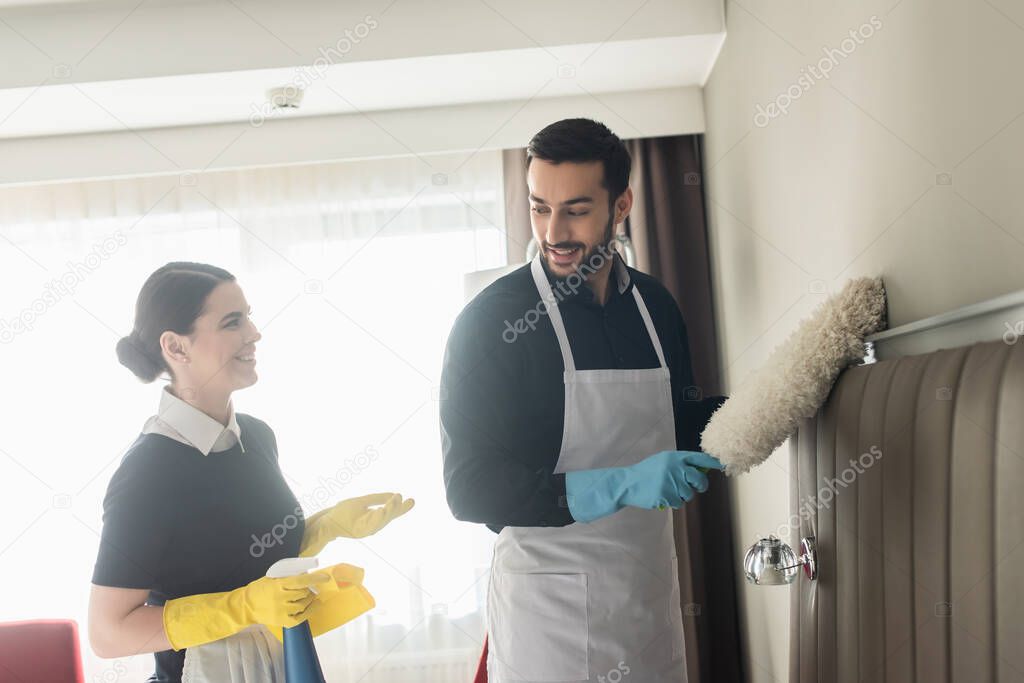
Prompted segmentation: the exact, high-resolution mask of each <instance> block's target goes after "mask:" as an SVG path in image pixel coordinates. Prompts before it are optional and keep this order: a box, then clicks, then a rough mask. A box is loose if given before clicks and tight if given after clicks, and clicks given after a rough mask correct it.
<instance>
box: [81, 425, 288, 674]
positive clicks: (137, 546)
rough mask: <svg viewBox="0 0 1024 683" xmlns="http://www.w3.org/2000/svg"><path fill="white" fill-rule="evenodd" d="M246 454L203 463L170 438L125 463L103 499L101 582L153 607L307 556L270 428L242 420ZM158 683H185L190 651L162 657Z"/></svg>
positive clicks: (145, 444) (155, 439)
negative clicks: (141, 594) (142, 593)
mask: <svg viewBox="0 0 1024 683" xmlns="http://www.w3.org/2000/svg"><path fill="white" fill-rule="evenodd" d="M237 420H238V425H239V427H240V430H241V439H242V441H241V446H243V447H244V448H245V452H244V453H243V452H242V448H241V447H240V446H239V444H235V445H234V446H233V447H232V448H230V449H228V450H226V451H220V452H216V453H210V454H209V455H203V454H202V452H201V451H199V450H198V449H196V448H193V447H192V446H189V445H187V444H183V443H180V442H178V441H175V440H174V439H172V438H170V437H167V436H163V435H162V434H143V435H140V436H139V438H138V439H136V441H135V443H134V444H132V446H131V447H130V448H129V449H128V451H127V452H126V453H125V456H124V458H123V459H122V461H121V464H120V466H119V467H118V468H117V471H116V472H114V476H113V477H111V480H110V484H109V485H108V486H107V492H106V496H105V497H104V499H103V531H102V535H101V540H100V550H99V555H98V556H97V558H96V565H95V568H94V570H93V577H92V582H93V583H94V584H97V585H100V586H115V587H119V588H145V589H149V591H150V593H149V599H148V600H147V604H150V605H163V604H164V602H165V601H166V600H171V599H174V598H180V597H182V596H185V595H195V594H198V593H218V592H222V591H229V590H234V589H235V588H239V587H241V586H244V585H246V584H248V583H249V582H251V581H254V580H255V579H258V578H260V577H261V576H264V575H265V574H266V572H267V569H269V568H270V565H272V564H273V563H274V562H276V561H277V560H279V559H281V558H284V557H295V556H296V555H298V554H299V546H300V545H301V543H302V535H303V533H304V531H305V521H304V518H303V516H302V508H301V506H300V505H299V503H298V500H296V498H295V496H294V494H293V493H292V491H291V489H290V488H288V484H287V483H286V482H285V480H284V477H283V476H282V474H281V470H280V468H279V466H278V463H277V440H276V439H275V437H274V432H273V431H272V430H271V429H270V427H269V426H267V424H266V423H264V422H262V421H260V420H258V419H256V418H254V417H251V416H249V415H243V414H240V413H239V414H238V415H237ZM155 657H156V673H155V674H154V677H153V678H151V679H150V680H151V681H161V682H163V681H174V682H176V681H180V680H181V668H182V664H183V663H184V660H185V650H181V651H178V652H174V651H172V650H167V651H164V652H157V653H155Z"/></svg>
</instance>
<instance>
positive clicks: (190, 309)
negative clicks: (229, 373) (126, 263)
mask: <svg viewBox="0 0 1024 683" xmlns="http://www.w3.org/2000/svg"><path fill="white" fill-rule="evenodd" d="M234 279H235V276H234V275H232V274H231V273H229V272H228V271H226V270H224V269H223V268H218V267H217V266H211V265H207V264H205V263H190V262H187V261H176V262H174V263H168V264H167V265H165V266H161V267H160V268H158V269H157V270H156V271H155V272H154V273H153V274H152V275H150V276H149V278H148V279H147V280H146V283H145V284H144V285H142V290H141V291H140V292H139V298H138V299H137V300H136V302H135V325H134V326H133V328H132V331H131V334H129V335H128V336H126V337H121V339H120V340H118V342H117V359H118V360H119V361H120V362H121V365H123V366H125V367H126V368H128V369H129V370H131V371H132V372H133V373H135V376H136V377H138V378H139V379H140V380H142V381H143V382H152V381H153V380H155V379H156V378H157V377H159V376H160V373H161V372H165V371H166V372H167V373H168V374H170V371H171V369H170V368H169V367H168V366H167V363H166V362H165V361H164V356H163V353H162V352H161V351H160V335H162V334H163V333H164V332H166V331H167V330H171V331H172V332H176V333H178V334H191V333H192V331H193V328H194V325H195V322H196V318H198V317H199V316H200V315H202V312H203V307H204V306H205V305H206V297H208V296H209V295H210V292H212V291H213V289H214V287H216V286H217V285H219V284H220V283H222V282H233V281H234Z"/></svg>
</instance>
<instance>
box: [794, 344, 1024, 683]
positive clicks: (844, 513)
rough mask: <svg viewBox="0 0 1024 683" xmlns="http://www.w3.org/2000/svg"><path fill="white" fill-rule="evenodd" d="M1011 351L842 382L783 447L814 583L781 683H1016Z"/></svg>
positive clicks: (884, 365) (1020, 364)
mask: <svg viewBox="0 0 1024 683" xmlns="http://www.w3.org/2000/svg"><path fill="white" fill-rule="evenodd" d="M995 336H997V335H990V336H989V337H988V338H994V337H995ZM1012 341H1013V342H1014V343H1010V340H1007V341H1003V340H996V341H991V342H982V343H974V344H970V345H967V346H960V347H957V348H951V349H943V350H938V351H933V352H930V353H924V354H919V355H910V356H902V357H899V358H892V359H889V360H881V361H879V362H875V363H870V364H866V365H861V366H857V367H853V368H850V369H848V370H847V371H846V372H844V373H843V374H842V375H841V376H840V377H839V379H838V380H837V382H836V385H835V387H834V388H833V390H832V393H831V395H830V397H829V399H828V401H827V403H826V404H825V405H824V406H823V407H822V409H821V410H820V411H819V412H818V414H817V415H816V416H815V417H814V418H812V419H810V420H806V421H805V422H804V423H803V424H802V425H801V428H800V430H799V432H798V433H797V435H796V436H794V437H793V438H792V439H791V442H790V458H791V465H792V469H791V473H792V476H793V477H794V479H795V482H794V485H793V486H792V487H791V508H792V510H793V512H794V515H795V517H793V518H792V521H791V525H793V526H794V527H799V532H798V533H794V534H793V535H794V536H795V537H796V538H799V537H801V536H810V535H813V536H815V537H816V539H817V550H818V560H819V562H818V564H819V572H820V574H819V577H818V580H817V581H814V582H811V581H807V580H804V579H803V578H802V577H800V578H799V579H798V581H797V583H796V585H795V586H794V587H793V588H792V603H791V607H792V609H791V613H790V619H791V639H790V644H791V650H790V651H791V661H790V680H791V682H792V683H816V682H818V681H821V682H822V683H825V682H829V681H839V682H847V681H849V682H853V681H868V682H872V683H873V682H875V681H887V682H903V681H908V682H909V681H922V682H926V683H933V682H941V681H964V682H967V681H970V682H972V683H973V682H974V681H995V682H998V683H1009V682H1010V681H1014V682H1017V683H1021V682H1024V340H1021V341H1016V339H1013V340H1012ZM794 531H795V529H794Z"/></svg>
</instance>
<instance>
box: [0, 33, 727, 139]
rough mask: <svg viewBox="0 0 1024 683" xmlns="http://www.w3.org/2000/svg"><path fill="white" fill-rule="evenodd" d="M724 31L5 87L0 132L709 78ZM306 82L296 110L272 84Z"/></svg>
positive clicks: (159, 123) (187, 121) (640, 86)
mask: <svg viewBox="0 0 1024 683" xmlns="http://www.w3.org/2000/svg"><path fill="white" fill-rule="evenodd" d="M720 42H721V40H720V38H719V37H717V36H707V35H699V36H680V37H673V38H651V39H645V40H633V41H622V42H613V43H607V44H604V45H601V44H582V45H569V46H561V47H550V48H543V49H542V48H528V49H521V50H499V51H493V52H483V53H479V52H478V53H473V54H458V55H440V56H431V57H419V58H406V59H392V60H379V61H372V62H353V63H342V64H334V65H331V66H329V67H327V68H326V69H324V70H321V71H319V72H318V71H317V70H315V69H313V68H308V67H307V68H302V69H296V68H278V69H254V70H251V71H234V72H228V73H204V74H192V75H184V76H166V77H159V78H143V79H126V80H117V81H106V82H99V83H72V84H60V85H45V86H42V87H38V88H27V87H26V88H10V89H6V90H0V112H3V114H0V119H2V123H0V138H12V137H25V136H40V135H56V134H62V133H81V132H95V131H113V130H121V129H124V128H126V127H127V128H133V129H142V128H157V127H166V126H182V125H197V124H208V123H223V122H229V121H246V120H253V119H255V120H259V119H260V118H261V117H263V118H267V119H277V118H283V117H285V116H287V117H295V116H314V115H325V114H344V113H352V112H360V111H364V112H368V111H380V110H394V109H410V108H417V107H429V106H439V105H448V104H463V103H470V102H492V101H500V100H515V99H528V98H533V97H558V96H566V95H580V94H585V93H591V94H594V95H600V94H601V93H608V92H617V91H629V90H648V89H660V88H670V87H682V86H690V85H703V82H704V79H705V78H706V77H707V74H708V72H709V71H710V67H711V63H710V59H711V57H710V56H711V55H714V54H716V53H717V49H718V45H719V44H720ZM284 85H298V86H303V87H304V90H305V93H304V97H303V100H302V105H301V108H300V109H298V110H274V109H273V108H272V107H271V106H270V104H269V103H268V102H267V101H266V97H265V93H266V91H267V89H268V88H271V87H275V86H284Z"/></svg>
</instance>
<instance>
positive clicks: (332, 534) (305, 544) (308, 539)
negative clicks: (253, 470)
mask: <svg viewBox="0 0 1024 683" xmlns="http://www.w3.org/2000/svg"><path fill="white" fill-rule="evenodd" d="M415 504H416V501H414V500H413V499H412V498H407V499H405V500H402V494H400V493H371V494H370V495H368V496H360V497H359V498H349V499H348V500H343V501H341V502H340V503H338V504H337V505H335V506H334V507H330V508H327V509H326V510H321V511H320V512H318V513H316V514H315V515H313V516H312V517H310V518H309V519H307V520H306V532H305V534H303V536H302V547H301V548H300V550H299V557H312V556H314V555H318V554H320V551H321V550H323V549H324V546H326V545H327V544H328V543H330V542H331V541H333V540H334V539H336V538H364V537H366V536H370V535H372V534H375V533H377V532H378V531H380V530H381V529H383V528H384V527H385V526H387V525H388V523H389V522H390V521H391V520H393V519H395V518H396V517H401V516H402V515H404V514H405V513H406V512H408V511H409V510H411V509H412V507H413V505H415Z"/></svg>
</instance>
